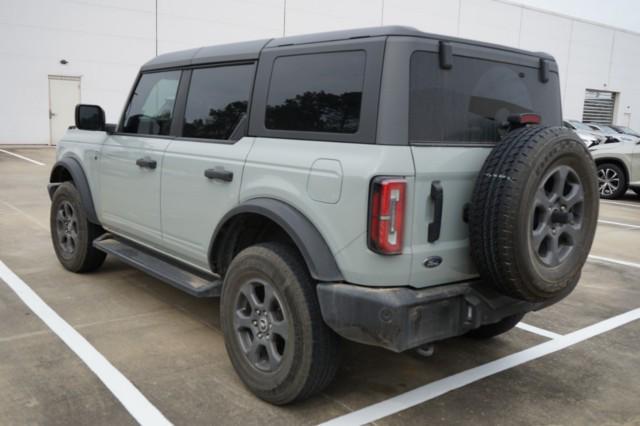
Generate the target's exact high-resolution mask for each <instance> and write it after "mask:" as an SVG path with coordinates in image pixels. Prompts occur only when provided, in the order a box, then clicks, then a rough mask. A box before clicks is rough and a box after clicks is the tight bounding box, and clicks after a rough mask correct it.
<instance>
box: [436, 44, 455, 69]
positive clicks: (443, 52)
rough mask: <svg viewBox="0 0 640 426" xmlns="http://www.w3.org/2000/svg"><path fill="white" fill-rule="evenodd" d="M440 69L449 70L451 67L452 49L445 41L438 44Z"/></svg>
mask: <svg viewBox="0 0 640 426" xmlns="http://www.w3.org/2000/svg"><path fill="white" fill-rule="evenodd" d="M439 53H440V68H442V69H443V70H450V69H451V68H452V67H453V49H452V48H451V44H449V43H447V42H446V41H441V42H440V52H439Z"/></svg>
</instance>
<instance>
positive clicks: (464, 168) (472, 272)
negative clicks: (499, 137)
mask: <svg viewBox="0 0 640 426" xmlns="http://www.w3.org/2000/svg"><path fill="white" fill-rule="evenodd" d="M411 149H412V153H413V161H414V167H415V171H416V176H415V185H414V194H413V196H414V200H413V201H414V202H413V203H412V204H413V206H414V207H413V209H414V210H413V224H412V252H413V261H412V266H411V278H410V283H411V285H412V286H415V287H426V286H432V285H437V284H445V283H450V282H455V281H462V280H467V279H471V278H475V277H477V275H478V274H477V272H476V269H475V267H474V265H473V262H472V261H471V256H470V250H469V226H468V223H466V221H465V219H464V210H465V205H466V204H467V203H470V202H471V193H472V191H473V186H474V183H475V179H476V176H477V174H478V172H479V171H480V168H481V167H482V164H483V162H484V160H485V158H486V157H487V155H489V152H490V151H491V148H488V147H477V148H475V147H471V148H470V147H450V146H449V147H442V148H440V147H433V146H413V147H412V148H411ZM434 184H435V185H434ZM432 187H433V188H434V190H435V191H436V192H437V188H438V187H440V188H441V189H442V216H441V223H440V235H439V236H438V238H437V239H435V240H434V241H429V225H430V224H433V225H432V228H434V230H435V228H437V215H436V210H437V209H436V207H437V204H438V203H437V201H436V200H434V199H432V197H431V193H432ZM432 233H433V231H432ZM434 257H439V258H441V259H442V262H441V263H440V264H439V265H437V266H432V267H426V266H425V261H426V260H427V259H433V258H434ZM434 263H437V262H434Z"/></svg>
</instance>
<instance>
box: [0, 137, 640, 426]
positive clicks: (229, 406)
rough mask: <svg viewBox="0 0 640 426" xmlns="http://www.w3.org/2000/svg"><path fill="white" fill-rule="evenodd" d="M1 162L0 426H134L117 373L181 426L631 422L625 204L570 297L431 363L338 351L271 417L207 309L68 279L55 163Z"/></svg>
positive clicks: (633, 281) (637, 369)
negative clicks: (83, 348)
mask: <svg viewBox="0 0 640 426" xmlns="http://www.w3.org/2000/svg"><path fill="white" fill-rule="evenodd" d="M0 148H1V147H0ZM3 149H4V151H2V150H0V261H1V262H2V263H0V424H61V425H62V424H64V425H68V424H86V423H91V424H94V425H100V424H135V423H136V418H135V417H134V416H133V415H132V411H131V407H132V405H131V404H129V405H128V404H127V403H126V401H127V398H129V397H131V395H130V393H127V391H126V389H127V388H126V386H124V388H114V389H111V388H110V387H107V385H106V384H105V380H104V375H105V374H106V375H109V374H115V373H118V372H119V374H121V375H122V376H123V377H124V378H126V379H127V380H128V382H130V384H132V385H133V386H135V388H137V390H139V393H140V394H141V395H140V396H141V397H142V399H143V400H144V401H146V402H145V404H148V406H149V407H153V408H155V409H156V410H157V411H158V413H156V414H157V415H159V416H160V418H166V419H168V420H169V421H170V422H172V423H175V424H239V423H242V424H278V425H280V424H295V425H298V424H318V423H322V422H326V421H330V420H334V422H335V423H344V424H355V423H363V422H364V423H366V422H374V423H375V424H379V425H385V424H389V425H391V424H467V423H474V424H487V425H497V424H605V423H606V424H640V404H639V402H640V397H639V395H640V320H638V319H639V318H640V198H638V197H636V196H635V195H631V193H629V194H627V196H626V197H625V198H624V199H622V200H619V201H617V202H603V203H602V204H601V209H600V223H599V226H598V231H597V235H596V241H595V243H594V246H593V250H592V253H591V254H592V257H591V259H590V261H589V262H588V263H587V265H586V266H585V268H584V270H583V275H582V279H581V281H580V284H579V285H578V287H577V289H576V290H575V291H574V293H572V294H571V295H570V296H569V297H568V298H567V299H565V300H563V301H562V302H560V303H558V304H557V305H554V306H552V307H550V308H548V309H546V310H544V311H541V312H536V313H532V314H529V315H527V317H526V318H525V320H524V322H525V325H522V328H516V329H514V330H512V331H511V332H509V333H507V334H505V335H503V336H500V337H498V338H495V339H493V340H490V341H477V340H472V339H470V338H466V337H460V338H456V339H452V340H450V341H446V342H443V343H441V344H439V345H437V346H436V350H435V354H434V355H433V356H432V357H428V358H422V357H420V356H417V355H415V354H414V353H402V354H395V353H391V352H388V351H385V350H382V349H378V348H373V347H368V346H363V345H358V344H354V343H346V342H345V344H344V347H345V351H344V352H345V354H344V360H343V364H342V368H341V369H340V371H339V373H338V377H337V379H336V380H335V382H334V383H333V384H332V385H331V386H330V387H329V388H328V389H327V390H326V391H325V392H324V393H323V394H322V395H320V396H318V397H316V398H314V399H311V400H309V401H306V402H304V403H301V404H297V405H293V406H288V407H274V406H271V405H268V404H266V403H263V402H261V401H260V400H258V399H256V398H255V397H254V396H253V395H252V394H251V393H249V391H247V390H246V389H245V388H244V387H243V385H242V383H241V382H240V380H239V379H238V377H237V376H236V375H235V373H234V371H233V368H232V366H231V363H230V361H229V359H228V358H227V355H226V352H225V348H224V343H223V338H222V333H221V331H220V327H219V319H218V314H219V306H218V305H219V304H218V300H217V299H213V300H212V299H196V298H193V297H191V296H189V295H187V294H184V293H182V292H180V291H179V290H176V289H174V288H172V287H170V286H168V285H165V284H163V283H161V282H159V281H157V280H155V279H153V278H151V277H149V276H146V275H145V274H143V273H141V272H138V271H136V270H134V269H132V268H130V267H128V266H126V265H124V264H123V263H122V262H120V261H118V260H115V259H107V261H106V262H105V264H104V266H103V267H102V268H101V269H100V270H99V271H98V272H96V273H92V274H85V275H76V274H73V273H70V272H67V271H66V270H64V269H63V268H62V266H61V265H60V264H59V263H58V261H57V259H56V257H55V254H54V252H53V248H52V246H51V242H50V237H49V225H48V221H49V198H48V195H47V193H46V189H45V188H46V183H47V180H48V174H49V171H50V168H51V165H52V164H53V163H54V157H55V152H54V150H53V149H50V148H32V149H24V148H22V149H11V148H3ZM12 154H17V155H18V156H22V157H24V158H20V157H17V156H15V155H12ZM2 265H6V267H5V268H4V269H3V268H2V267H1V266H2ZM2 271H4V272H2ZM7 271H10V272H7ZM11 272H12V273H13V274H15V276H16V278H17V280H16V278H11V277H10V276H11ZM18 281H20V282H21V283H24V284H25V285H26V286H28V288H30V289H31V290H33V292H35V294H36V295H37V296H36V297H39V298H40V299H42V301H43V302H44V304H46V305H44V306H48V307H49V308H51V309H52V310H53V311H55V313H57V314H58V315H59V317H60V318H61V319H62V320H63V321H64V322H66V323H67V324H69V325H70V326H71V327H72V328H71V327H70V329H71V330H74V333H79V335H81V336H82V337H83V338H84V339H86V341H87V342H88V343H89V344H90V345H87V346H89V347H91V348H92V349H93V350H95V351H97V352H96V353H99V354H101V355H102V356H103V357H104V359H105V360H106V361H107V364H109V365H110V366H112V367H115V368H114V369H113V370H106V372H105V371H103V372H102V373H100V372H97V371H96V370H95V369H94V368H92V367H91V365H92V364H91V362H89V363H87V362H86V361H87V360H83V359H82V358H81V357H80V356H79V355H78V352H77V351H76V350H74V349H72V348H71V347H70V346H68V345H67V344H65V343H64V341H63V340H62V339H61V336H60V334H61V333H60V331H58V332H54V331H52V329H51V328H50V327H49V326H48V325H47V323H48V322H47V323H45V321H43V319H41V318H40V317H39V315H37V314H36V313H35V312H34V311H33V310H32V309H31V308H30V307H29V306H28V305H27V304H26V302H25V298H28V297H31V296H25V294H26V293H22V297H21V296H19V294H18V293H19V292H16V286H20V285H22V284H16V283H17V282H18ZM20 288H21V287H20ZM31 300H32V303H36V304H37V303H39V302H37V300H35V299H33V298H32V299H31ZM34 300H35V301H34ZM38 306H40V305H38ZM32 307H33V306H32ZM42 309H44V308H42ZM612 318H613V319H612ZM45 320H46V321H49V320H50V319H49V320H47V319H46V318H45ZM99 373H100V374H102V376H100V374H99ZM122 389H124V390H122ZM129 401H131V400H129ZM134 405H135V401H134ZM345 416H346V417H345ZM137 420H138V421H140V420H141V418H139V417H138V418H137ZM142 420H144V418H143V419H142ZM150 423H151V422H150Z"/></svg>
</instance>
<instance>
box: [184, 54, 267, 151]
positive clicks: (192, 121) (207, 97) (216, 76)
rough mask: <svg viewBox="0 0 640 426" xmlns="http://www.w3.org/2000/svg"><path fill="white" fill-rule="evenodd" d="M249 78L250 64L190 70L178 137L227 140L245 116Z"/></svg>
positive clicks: (252, 67)
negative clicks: (182, 123) (185, 103)
mask: <svg viewBox="0 0 640 426" xmlns="http://www.w3.org/2000/svg"><path fill="white" fill-rule="evenodd" d="M253 74H254V65H253V64H249V65H233V66H224V67H216V68H203V69H195V70H193V74H192V75H191V85H190V86H189V94H188V95H187V106H186V110H185V114H184V127H183V129H182V136H184V137H192V138H206V139H223V140H225V139H229V137H230V136H231V134H232V133H233V130H234V129H235V128H236V126H237V125H238V123H239V122H240V120H241V119H242V117H243V116H244V115H245V114H246V113H247V105H248V103H249V96H250V94H251V86H252V84H253Z"/></svg>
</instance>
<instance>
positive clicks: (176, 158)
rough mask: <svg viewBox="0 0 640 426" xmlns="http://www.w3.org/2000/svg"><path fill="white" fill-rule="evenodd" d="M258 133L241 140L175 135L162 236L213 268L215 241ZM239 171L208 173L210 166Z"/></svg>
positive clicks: (172, 247)
mask: <svg viewBox="0 0 640 426" xmlns="http://www.w3.org/2000/svg"><path fill="white" fill-rule="evenodd" d="M253 141H254V138H251V137H244V138H242V139H241V140H239V141H237V142H235V143H216V142H210V141H199V142H196V141H189V140H184V139H183V140H175V141H173V142H171V144H170V145H169V146H168V148H167V150H166V153H165V155H164V160H163V167H162V185H161V187H162V190H161V191H162V201H161V207H160V209H161V211H162V238H163V244H164V246H165V248H166V249H167V250H169V251H170V252H171V253H173V254H175V255H177V256H179V257H183V258H186V259H188V260H189V261H190V262H193V263H195V264H196V265H198V266H200V267H203V268H209V260H208V256H207V251H208V246H209V242H210V240H211V236H212V235H213V232H214V230H215V229H216V226H217V225H218V223H219V221H220V220H221V219H222V218H223V216H224V215H225V214H226V213H227V212H228V211H229V210H231V209H232V208H233V207H234V206H236V205H237V204H238V196H239V193H240V183H241V182H242V169H243V166H244V161H245V158H246V157H247V154H248V153H249V151H250V149H251V146H252V144H253ZM215 168H220V169H224V170H225V171H229V172H232V173H233V178H232V180H231V181H230V182H223V181H221V180H216V179H207V178H206V177H205V175H204V171H205V170H206V169H215Z"/></svg>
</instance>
